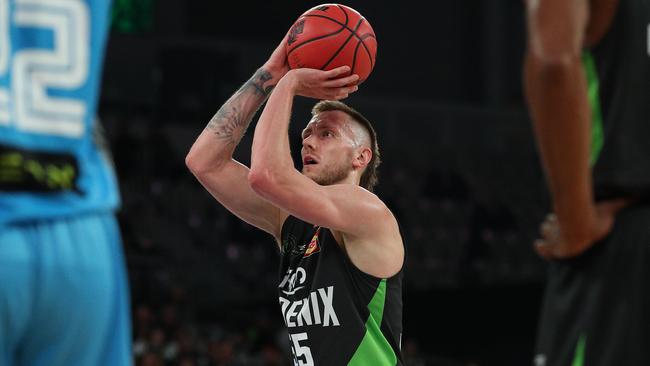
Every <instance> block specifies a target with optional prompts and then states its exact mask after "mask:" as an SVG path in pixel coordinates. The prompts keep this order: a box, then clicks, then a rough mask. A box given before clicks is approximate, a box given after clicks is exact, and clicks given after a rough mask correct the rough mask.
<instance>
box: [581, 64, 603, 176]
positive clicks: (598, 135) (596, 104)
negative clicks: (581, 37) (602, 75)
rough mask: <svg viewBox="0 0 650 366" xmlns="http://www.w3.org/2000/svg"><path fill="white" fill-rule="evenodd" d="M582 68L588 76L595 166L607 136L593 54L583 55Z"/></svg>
mask: <svg viewBox="0 0 650 366" xmlns="http://www.w3.org/2000/svg"><path fill="white" fill-rule="evenodd" d="M582 66H583V67H584V69H585V74H586V76H587V95H588V97H589V106H590V107H591V158H590V161H589V162H590V163H591V165H592V166H593V165H594V164H596V160H598V156H599V155H600V151H601V150H602V149H603V143H604V140H605V136H604V132H603V116H602V112H601V107H600V85H599V84H600V83H599V81H598V72H596V62H595V61H594V57H593V55H592V54H591V52H589V51H585V52H584V53H583V54H582Z"/></svg>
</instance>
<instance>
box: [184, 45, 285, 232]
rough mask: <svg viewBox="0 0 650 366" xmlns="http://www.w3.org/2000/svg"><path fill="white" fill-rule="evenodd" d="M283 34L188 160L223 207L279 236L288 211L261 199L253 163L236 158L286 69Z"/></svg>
mask: <svg viewBox="0 0 650 366" xmlns="http://www.w3.org/2000/svg"><path fill="white" fill-rule="evenodd" d="M284 43H285V42H284V40H283V42H282V43H281V45H280V46H279V47H278V49H276V51H275V52H274V54H273V55H272V56H271V58H270V59H269V62H267V63H266V64H265V65H264V66H263V67H262V68H260V69H259V70H257V72H256V73H255V74H254V75H253V77H251V79H250V80H248V81H247V82H246V83H245V84H244V85H243V86H242V87H241V88H240V89H239V90H238V91H237V92H236V93H235V94H234V95H233V96H232V97H230V99H228V101H226V103H224V105H223V106H222V107H221V108H220V109H219V111H218V112H217V113H216V114H215V115H214V117H212V119H211V120H210V122H209V123H208V125H207V126H206V128H205V129H204V130H203V132H202V133H201V134H200V135H199V137H198V138H197V139H196V141H195V142H194V145H193V146H192V148H191V149H190V152H189V153H188V155H187V157H186V159H185V161H186V164H187V166H188V167H189V169H190V170H191V171H192V173H193V174H194V175H195V176H196V177H197V179H198V180H199V181H200V182H201V184H202V185H203V186H204V187H205V188H206V189H207V190H208V191H209V192H210V194H212V196H213V197H214V198H215V199H216V200H217V201H219V202H220V203H221V204H222V205H223V206H224V207H226V208H227V209H228V210H229V211H231V212H232V213H233V214H235V215H236V216H237V217H239V218H241V219H242V220H244V221H246V222H248V223H249V224H251V225H253V226H255V227H257V228H259V229H262V230H264V231H266V232H268V233H269V234H271V235H273V236H274V237H275V238H276V239H278V238H279V237H280V230H281V225H282V222H283V221H284V218H286V214H283V213H282V212H281V210H280V209H279V208H278V207H276V206H274V205H272V204H270V203H269V202H267V201H265V200H263V199H261V198H260V197H259V196H258V195H257V194H255V192H254V191H253V190H252V189H251V188H250V185H249V184H248V173H249V169H248V168H247V167H246V166H244V165H243V164H241V163H239V162H237V161H235V160H234V159H233V158H232V155H233V152H234V150H235V147H236V146H237V145H238V144H239V142H240V141H241V138H242V137H243V136H244V133H245V132H246V129H247V128H248V125H249V124H250V122H251V119H252V118H253V116H254V114H255V112H256V111H257V110H258V109H259V107H260V106H261V105H262V104H263V103H264V102H265V101H266V99H267V97H268V95H269V94H270V93H271V90H272V89H273V87H274V85H275V84H276V83H277V81H278V80H279V79H280V78H281V77H282V76H284V74H285V73H286V70H287V69H286V66H285V64H284V60H285V59H284V58H285V57H286V56H284V48H283V47H284V46H283V45H284Z"/></svg>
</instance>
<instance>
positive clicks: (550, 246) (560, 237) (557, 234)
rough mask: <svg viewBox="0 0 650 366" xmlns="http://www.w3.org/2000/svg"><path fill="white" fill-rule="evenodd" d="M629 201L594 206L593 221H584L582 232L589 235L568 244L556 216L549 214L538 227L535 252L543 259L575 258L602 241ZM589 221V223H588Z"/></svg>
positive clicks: (620, 200) (622, 200)
mask: <svg viewBox="0 0 650 366" xmlns="http://www.w3.org/2000/svg"><path fill="white" fill-rule="evenodd" d="M629 203H630V201H629V200H625V199H617V200H611V201H604V202H600V203H598V204H597V205H596V208H595V210H596V212H595V215H592V216H593V217H594V219H592V220H585V225H587V227H586V229H585V230H584V232H588V233H589V235H588V236H587V237H585V238H583V239H581V240H578V241H573V242H569V241H568V240H567V239H566V237H565V235H564V234H563V230H562V225H561V223H560V222H559V221H558V219H557V216H555V214H553V213H551V214H548V215H547V216H546V219H545V220H544V222H543V223H542V224H541V225H540V234H541V238H540V239H537V240H536V241H535V244H534V245H535V251H536V252H537V254H539V255H540V256H541V257H542V258H545V259H566V258H572V257H576V256H578V255H580V254H582V253H584V252H585V251H586V250H587V249H589V248H591V247H592V246H593V245H594V244H595V243H597V242H598V241H600V240H602V239H604V238H605V237H606V236H607V235H609V233H610V232H611V231H612V229H613V227H614V221H615V217H616V214H617V213H618V212H619V211H620V210H621V209H623V208H624V207H626V206H628V205H629ZM589 221H591V222H589Z"/></svg>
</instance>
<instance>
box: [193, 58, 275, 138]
mask: <svg viewBox="0 0 650 366" xmlns="http://www.w3.org/2000/svg"><path fill="white" fill-rule="evenodd" d="M272 78H273V76H272V75H271V73H270V72H268V71H266V70H264V69H259V70H257V72H256V73H255V75H253V77H252V78H250V80H248V81H247V82H246V83H245V84H244V85H242V87H241V88H239V90H237V92H236V93H235V95H233V97H232V98H230V100H228V101H227V102H226V103H225V104H224V105H223V106H222V107H221V109H219V111H218V112H217V113H216V114H215V115H214V117H212V119H211V120H210V122H209V123H208V125H207V126H206V129H208V130H211V131H212V132H213V133H214V135H215V136H216V138H217V139H218V140H221V141H224V142H225V143H226V144H228V145H237V144H238V143H239V141H240V140H241V138H242V137H243V136H244V133H245V132H246V129H247V128H248V125H249V124H250V121H251V119H252V118H253V115H254V114H255V112H256V111H257V109H258V108H259V107H260V106H261V105H262V103H264V101H265V100H266V98H267V97H268V96H269V94H271V91H272V90H273V87H274V85H269V86H266V87H264V83H266V82H267V81H269V80H271V79H272ZM251 89H252V91H253V93H252V95H251V93H250V90H251Z"/></svg>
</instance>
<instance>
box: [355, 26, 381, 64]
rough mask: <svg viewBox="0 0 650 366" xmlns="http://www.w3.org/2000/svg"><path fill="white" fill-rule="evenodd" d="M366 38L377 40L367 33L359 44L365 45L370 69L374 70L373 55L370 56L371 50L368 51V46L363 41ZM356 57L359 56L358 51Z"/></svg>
mask: <svg viewBox="0 0 650 366" xmlns="http://www.w3.org/2000/svg"><path fill="white" fill-rule="evenodd" d="M366 38H376V37H375V36H373V35H372V34H370V33H366V34H364V35H363V36H362V37H361V40H360V41H359V43H360V44H361V45H363V48H364V49H365V50H366V53H367V54H368V58H369V59H370V69H371V70H372V69H373V68H374V67H375V60H374V59H373V57H372V55H371V54H370V49H368V46H366V42H364V41H363V40H364V39H366ZM358 47H359V45H357V48H358ZM354 56H355V57H356V56H357V54H356V50H355V53H354Z"/></svg>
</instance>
